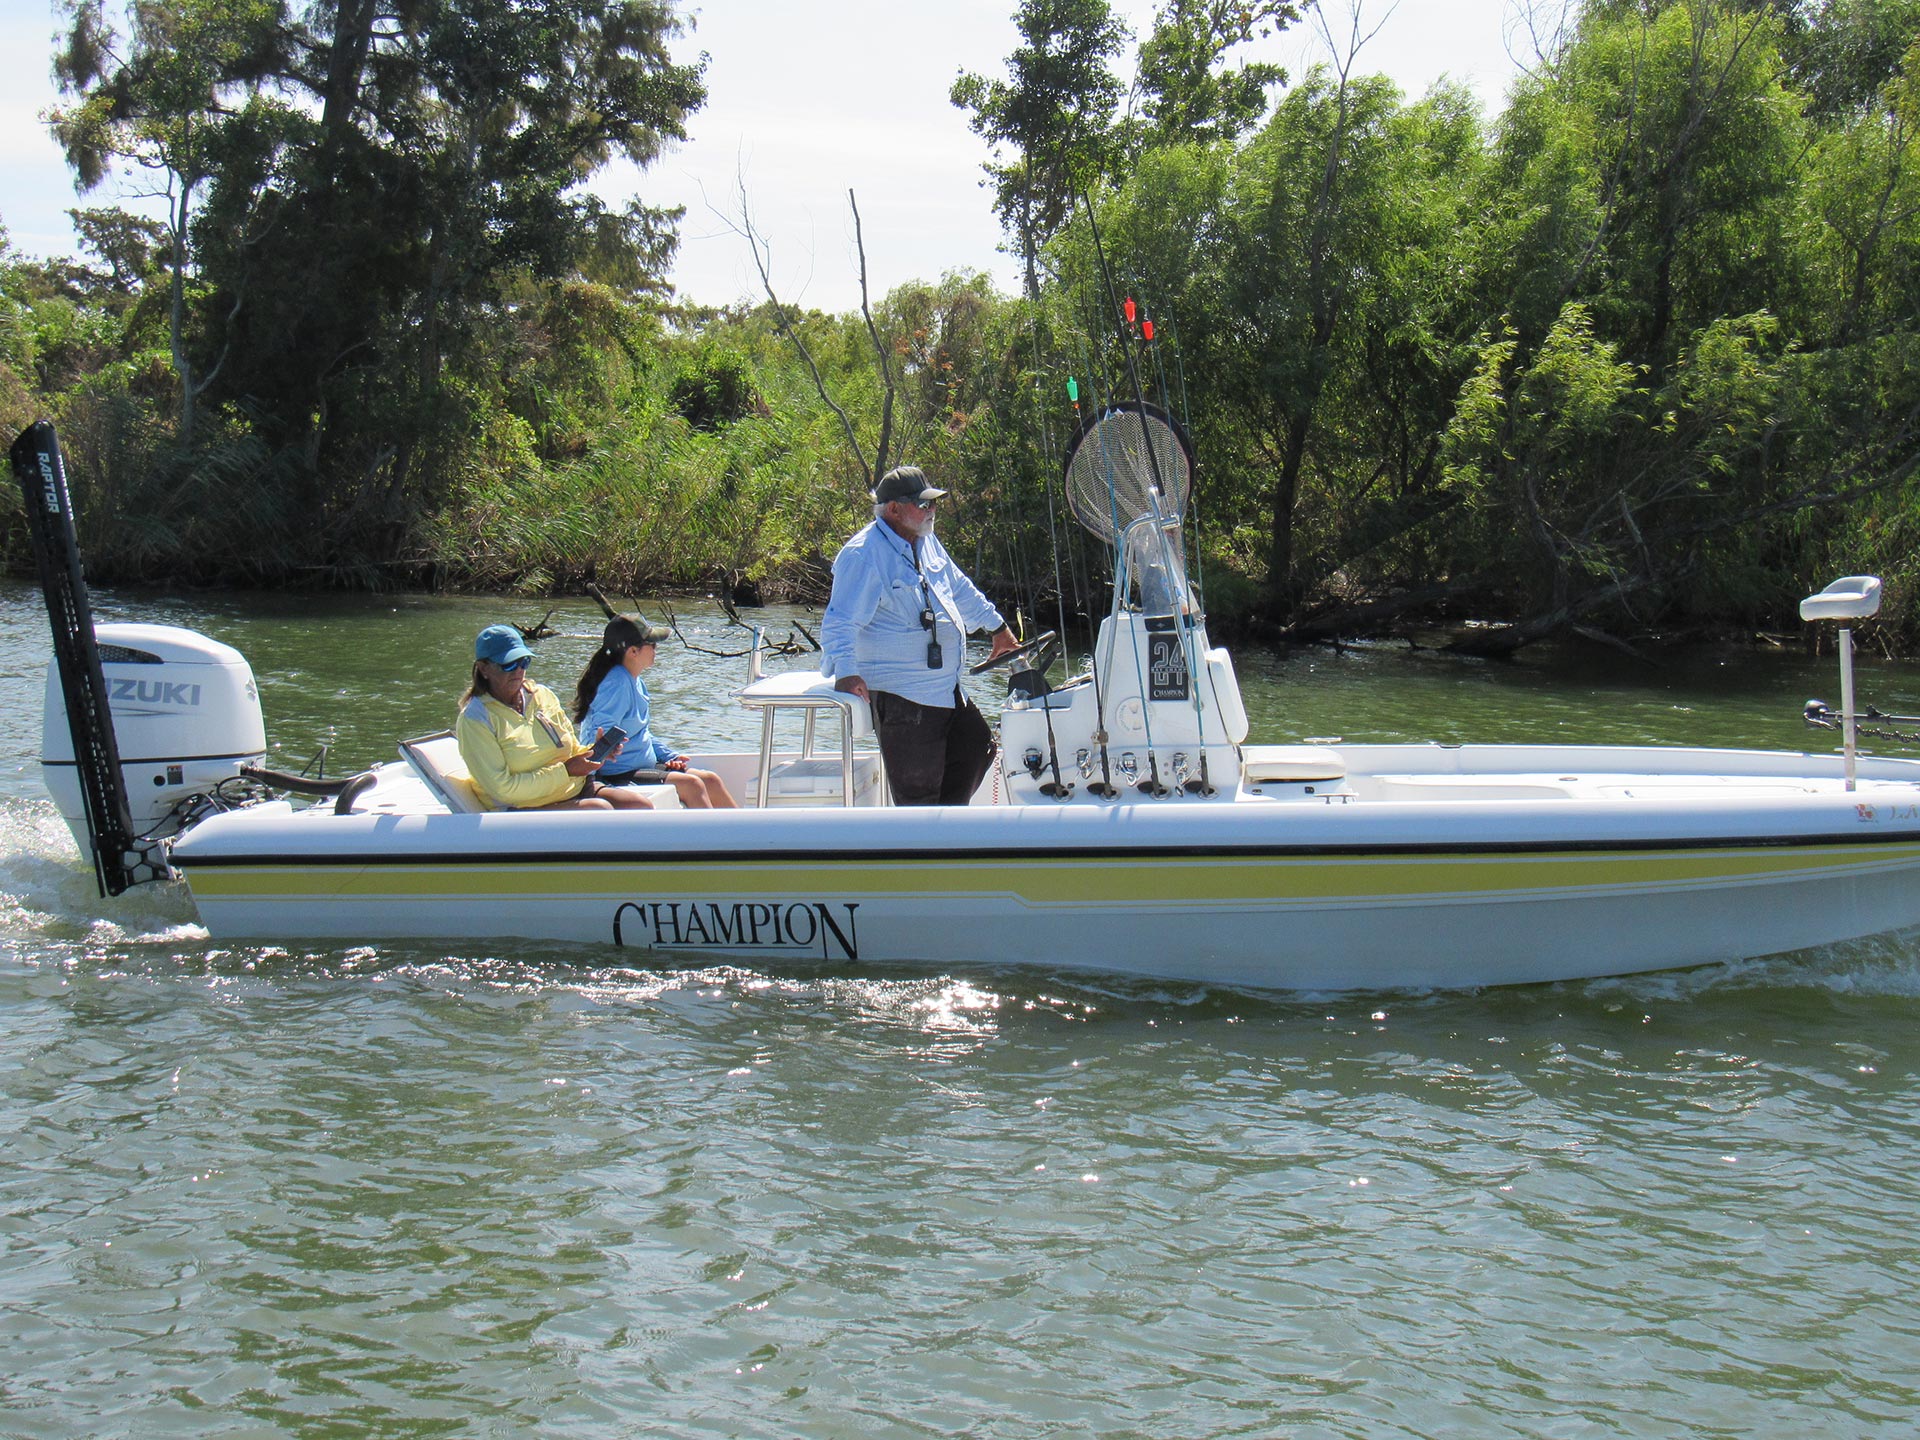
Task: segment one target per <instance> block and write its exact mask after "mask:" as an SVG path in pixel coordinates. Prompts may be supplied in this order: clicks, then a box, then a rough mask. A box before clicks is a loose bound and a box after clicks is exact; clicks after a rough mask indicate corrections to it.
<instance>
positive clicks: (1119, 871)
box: [188, 843, 1920, 909]
mask: <svg viewBox="0 0 1920 1440" xmlns="http://www.w3.org/2000/svg"><path fill="white" fill-rule="evenodd" d="M1907 867H1920V843H1915V844H1910V845H1908V844H1902V845H1885V844H1880V845H1830V846H1811V847H1784V846H1759V847H1753V848H1728V849H1710V850H1700V849H1683V850H1652V851H1643V850H1618V851H1609V850H1594V851H1578V852H1563V853H1558V854H1555V853H1548V854H1535V853H1528V852H1522V853H1511V852H1509V853H1499V852H1495V853H1490V854H1486V855H1434V856H1422V855H1412V856H1410V855H1393V854H1385V855H1336V856H1310V855H1309V856H1279V857H1259V856H1256V857H1235V856H1166V855H1153V856H1143V857H1130V856H1122V855H1100V856H1092V857H1072V858H1050V857H1048V856H1045V855H1033V856H1026V855H1019V856H995V857H989V858H982V859H977V860H972V859H945V860H939V861H931V862H930V861H926V860H913V861H898V862H894V861H879V860H872V859H867V858H861V859H857V860H846V861H832V860H821V861H791V860H778V861H774V860H769V861H754V860H750V859H745V858H742V859H729V860H725V861H713V860H697V861H686V862H676V861H674V860H672V859H671V858H657V857H647V858H646V859H644V860H633V861H626V862H621V863H592V862H588V863H581V862H576V861H569V862H555V863H551V864H540V863H529V862H527V861H525V860H521V859H516V860H513V861H491V860H485V859H478V858H476V859H473V860H459V861H440V862H435V863H430V864H380V865H359V866H356V865H350V864H328V865H316V866H312V867H308V868H300V867H297V866H287V865H258V866H256V865H233V866H226V865H222V866H215V867H196V868H194V869H193V870H192V871H191V872H190V873H189V877H188V878H189V882H190V884H191V887H192V889H193V893H194V895H195V897H196V899H198V900H200V901H203V902H212V903H218V902H219V901H222V900H236V901H238V900H244V901H250V902H259V901H267V900H274V899H283V900H289V901H295V900H305V901H312V900H341V901H353V900H369V901H375V900H378V901H392V900H403V899H419V900H423V901H427V900H458V899H463V898H472V899H475V900H485V901H488V902H490V903H495V904H499V903H511V901H512V900H513V899H515V898H516V897H517V898H523V899H528V900H556V899H566V898H578V899H580V900H583V901H590V900H619V899H627V898H631V897H632V896H633V895H634V894H635V892H636V888H637V887H636V883H635V882H636V879H637V878H643V879H644V882H645V883H644V889H645V892H646V893H648V894H656V895H661V894H673V895H677V896H682V897H687V896H701V895H726V896H730V897H742V898H750V897H784V896H790V895H794V894H805V895H810V896H829V895H834V894H858V895H875V894H886V895H893V896H898V897H905V896H908V895H916V896H923V897H936V896H947V897H952V896H986V895H992V896H995V897H1002V898H1006V899H1011V900H1014V901H1018V902H1023V903H1025V904H1027V905H1030V906H1035V907H1051V906H1062V905H1066V906H1074V905H1102V906H1110V907H1117V908H1123V909H1124V908H1131V907H1134V906H1139V905H1156V904H1165V903H1175V904H1180V905H1183V906H1189V907H1190V906H1195V905H1203V906H1204V905H1209V904H1225V905H1233V904H1245V905H1252V906H1259V905H1263V904H1275V903H1280V904H1286V903H1300V902H1334V903H1339V902H1361V903H1376V904H1377V903H1394V902H1406V901H1428V900H1445V899H1449V898H1452V899H1460V900H1501V899H1522V898H1525V899H1536V898H1544V897H1547V896H1560V895H1574V894H1583V893H1585V894H1591V893H1604V892H1609V891H1628V890H1630V891H1634V892H1639V893H1661V892H1670V891H1679V890H1690V889H1697V888H1701V887H1719V886H1731V887H1739V886H1745V885H1753V884H1766V883H1776V882H1781V881H1794V880H1811V879H1818V878H1831V877H1834V876H1836V875H1843V874H1850V875H1860V876H1866V875H1876V874H1883V873H1886V872H1888V871H1891V870H1899V869H1903V868H1907Z"/></svg>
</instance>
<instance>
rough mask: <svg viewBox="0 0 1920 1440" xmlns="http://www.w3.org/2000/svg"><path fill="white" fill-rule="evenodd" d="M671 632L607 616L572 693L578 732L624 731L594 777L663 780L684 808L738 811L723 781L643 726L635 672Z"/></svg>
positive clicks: (642, 693)
mask: <svg viewBox="0 0 1920 1440" xmlns="http://www.w3.org/2000/svg"><path fill="white" fill-rule="evenodd" d="M671 633H672V632H671V631H669V630H665V629H662V628H661V627H660V626H658V625H643V624H641V623H640V622H639V621H637V620H634V619H631V618H629V617H628V616H625V615H619V616H616V617H614V618H613V619H612V620H609V621H608V622H607V629H606V633H605V635H604V636H603V637H602V639H601V644H600V648H599V649H598V650H596V651H594V652H593V659H591V660H589V661H588V662H587V668H586V670H585V672H584V673H583V674H582V675H581V676H580V684H579V686H578V687H577V688H576V689H575V691H574V696H573V716H574V723H575V724H576V725H578V726H579V727H580V733H581V734H582V735H598V734H599V733H600V732H601V731H602V730H606V729H609V728H611V727H612V726H615V725H618V726H619V727H620V728H621V729H622V730H624V731H626V732H627V741H626V745H625V747H624V748H623V749H622V750H621V751H620V752H619V754H618V755H616V756H615V757H614V758H613V759H612V760H610V761H608V762H607V767H608V768H606V769H603V770H601V771H600V773H599V775H598V776H597V777H595V778H597V779H598V780H599V781H600V783H601V784H602V785H632V784H634V783H636V782H638V783H640V784H653V783H655V782H656V781H657V780H662V779H664V780H665V781H667V783H668V784H670V785H672V786H673V788H674V790H675V791H676V792H677V793H678V794H679V796H680V803H681V805H682V806H684V807H685V808H687V809H689V810H707V809H718V810H737V809H739V808H740V807H739V805H738V804H737V802H735V800H734V798H733V796H732V795H731V794H730V793H729V792H728V790H727V786H726V782H725V781H723V780H722V779H721V778H720V777H719V776H718V775H716V774H714V773H713V772H712V771H711V770H695V769H692V768H690V767H689V766H688V764H687V758H686V756H684V755H682V754H680V753H679V752H678V751H676V750H674V749H673V748H672V747H671V746H670V745H668V744H667V743H666V742H665V741H664V740H661V739H659V738H658V737H656V736H655V735H654V733H653V732H652V730H650V729H649V728H648V720H649V718H650V717H651V714H652V710H653V705H652V701H651V700H650V699H649V698H648V696H647V685H646V682H645V681H644V680H642V679H641V678H640V676H641V674H642V673H643V672H644V671H646V670H647V669H649V668H650V667H651V666H652V665H653V662H654V660H655V658H656V657H657V656H658V654H659V647H660V642H661V641H662V640H664V639H666V638H667V636H668V635H669V634H671ZM616 766H617V767H618V769H617V770H615V769H614V768H613V767H616Z"/></svg>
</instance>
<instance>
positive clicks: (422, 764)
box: [400, 730, 493, 815]
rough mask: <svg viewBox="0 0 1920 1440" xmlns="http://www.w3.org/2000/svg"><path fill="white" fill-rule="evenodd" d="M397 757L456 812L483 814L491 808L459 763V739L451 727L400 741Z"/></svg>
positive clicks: (461, 813)
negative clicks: (410, 767)
mask: <svg viewBox="0 0 1920 1440" xmlns="http://www.w3.org/2000/svg"><path fill="white" fill-rule="evenodd" d="M400 757H401V758H402V759H403V760H405V761H406V762H407V763H408V764H409V765H411V766H412V767H413V770H414V773H415V774H416V775H418V776H419V777H420V778H421V780H423V781H424V782H425V783H426V786H427V788H428V789H429V790H431V791H432V792H433V794H434V798H435V799H437V800H438V801H439V802H440V803H441V804H442V805H444V806H446V807H447V809H449V810H451V811H452V812H453V813H454V814H456V815H484V814H485V813H486V812H487V811H489V810H491V809H493V806H492V805H490V804H488V803H487V798H486V796H484V795H482V794H481V793H480V789H479V787H478V786H477V785H475V784H474V783H473V778H472V777H471V776H469V775H468V774H467V767H466V766H465V765H463V764H461V763H460V742H459V741H458V740H456V739H454V737H453V732H452V731H451V730H440V731H436V732H435V733H434V734H432V735H421V736H418V737H416V738H415V739H412V740H402V741H401V742H400Z"/></svg>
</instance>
